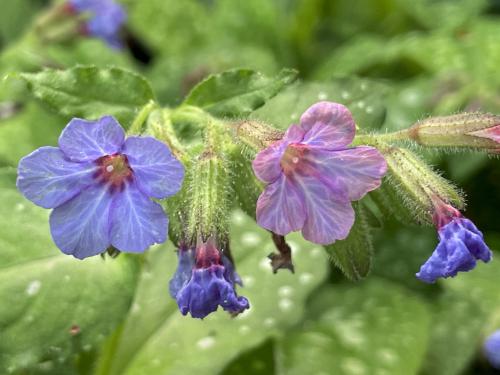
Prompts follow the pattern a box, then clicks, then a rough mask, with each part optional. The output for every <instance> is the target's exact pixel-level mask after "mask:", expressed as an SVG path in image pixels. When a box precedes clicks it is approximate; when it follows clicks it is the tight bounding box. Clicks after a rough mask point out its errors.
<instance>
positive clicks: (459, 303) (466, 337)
mask: <svg viewBox="0 0 500 375" xmlns="http://www.w3.org/2000/svg"><path fill="white" fill-rule="evenodd" d="M433 302H435V303H433V310H434V315H433V319H432V332H431V337H430V340H429V347H428V350H427V358H426V361H425V364H424V373H425V374H428V375H434V374H439V375H458V374H461V373H462V372H463V370H464V369H465V368H466V366H467V365H468V363H469V362H470V361H471V359H472V358H473V357H474V355H475V353H476V351H477V348H478V347H479V346H480V340H481V330H482V328H483V326H484V319H485V317H486V314H485V313H484V311H483V310H482V309H481V307H480V306H479V305H478V304H477V303H475V302H474V300H473V299H471V298H470V296H468V295H463V294H458V293H453V292H445V293H443V294H442V295H441V296H439V299H437V301H436V300H434V301H433Z"/></svg>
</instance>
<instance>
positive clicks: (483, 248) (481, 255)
mask: <svg viewBox="0 0 500 375" xmlns="http://www.w3.org/2000/svg"><path fill="white" fill-rule="evenodd" d="M456 220H457V221H460V224H461V225H462V226H463V227H464V228H465V230H464V231H463V237H462V241H463V242H464V244H465V246H467V249H469V251H470V252H471V254H472V255H473V256H474V258H476V259H481V260H482V261H483V262H489V261H490V260H491V258H492V257H493V254H492V252H491V250H490V249H489V247H488V246H487V245H486V243H485V242H484V238H483V234H482V233H481V231H480V230H479V229H477V227H476V226H475V225H474V223H473V222H472V221H470V220H469V219H466V218H459V219H456Z"/></svg>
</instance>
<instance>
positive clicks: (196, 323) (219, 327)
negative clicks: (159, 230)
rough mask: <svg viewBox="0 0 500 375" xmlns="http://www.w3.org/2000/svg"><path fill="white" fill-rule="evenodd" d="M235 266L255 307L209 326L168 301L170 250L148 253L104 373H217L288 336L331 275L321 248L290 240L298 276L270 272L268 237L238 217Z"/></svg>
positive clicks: (212, 319) (221, 315)
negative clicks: (259, 347)
mask: <svg viewBox="0 0 500 375" xmlns="http://www.w3.org/2000/svg"><path fill="white" fill-rule="evenodd" d="M231 222H232V223H233V224H234V226H233V230H232V240H233V244H239V246H235V245H233V251H234V255H235V259H236V268H237V271H238V273H239V274H240V276H241V277H242V280H243V284H244V287H243V288H239V289H238V293H239V294H241V295H244V296H245V297H247V298H248V299H249V301H250V305H251V308H250V310H248V311H246V312H245V313H243V314H241V315H239V316H238V317H236V318H231V317H230V316H229V315H228V314H227V313H226V312H224V311H218V312H217V313H214V314H212V315H210V316H208V317H207V318H205V319H204V320H199V319H193V318H191V317H184V316H182V315H181V314H180V312H179V311H178V309H177V305H176V302H175V301H174V300H172V298H171V297H170V296H169V295H168V280H169V278H171V276H172V275H173V273H174V269H175V266H176V255H175V254H174V252H173V251H171V250H170V251H168V252H166V251H162V252H150V253H149V257H148V259H147V263H146V268H145V272H144V273H143V275H142V277H141V282H140V283H139V287H138V293H137V295H136V297H135V301H134V304H133V308H132V313H131V314H130V315H129V317H128V318H127V321H126V322H125V325H124V327H123V330H122V334H121V337H120V338H119V340H118V341H117V344H116V345H115V346H114V347H113V348H108V351H107V354H106V355H105V358H103V359H102V362H104V363H107V365H106V366H103V367H102V371H101V372H99V374H102V375H104V374H106V375H115V374H116V375H118V374H119V375H122V374H123V375H135V374H148V373H151V374H155V375H164V374H196V373H204V374H214V373H218V372H219V371H221V370H222V369H223V368H224V367H225V366H227V365H228V364H229V363H230V362H231V361H232V360H233V359H235V358H236V357H237V356H238V355H239V354H240V353H242V352H244V351H246V350H250V349H252V348H254V347H255V346H257V345H259V344H262V343H264V342H265V341H266V340H268V339H269V338H271V337H277V336H279V335H281V334H283V332H284V331H286V330H287V329H289V328H290V326H292V325H294V324H296V323H297V322H298V321H299V320H300V319H301V317H302V315H303V312H304V304H305V300H306V298H307V296H308V295H309V293H310V292H311V290H313V289H314V288H315V287H316V286H317V285H318V284H319V283H320V282H321V281H322V280H324V278H325V276H326V272H327V264H328V263H327V261H326V255H325V253H324V251H322V249H321V248H320V247H317V246H316V247H312V246H311V244H310V243H308V242H306V241H304V240H303V239H302V238H301V237H300V236H299V235H292V236H290V241H289V243H290V244H291V247H292V251H293V254H294V262H295V268H296V273H295V274H291V273H290V272H288V271H284V272H283V271H280V272H278V273H277V274H273V273H272V271H271V266H270V263H269V259H268V258H267V255H268V254H269V253H270V252H271V251H273V247H274V246H273V245H272V242H271V240H270V236H269V234H268V233H267V232H266V231H264V230H262V229H259V228H258V227H257V226H256V224H255V223H253V222H252V221H251V220H250V219H249V218H248V217H246V216H245V215H244V214H242V213H241V211H237V212H235V213H234V215H233V216H232V217H231Z"/></svg>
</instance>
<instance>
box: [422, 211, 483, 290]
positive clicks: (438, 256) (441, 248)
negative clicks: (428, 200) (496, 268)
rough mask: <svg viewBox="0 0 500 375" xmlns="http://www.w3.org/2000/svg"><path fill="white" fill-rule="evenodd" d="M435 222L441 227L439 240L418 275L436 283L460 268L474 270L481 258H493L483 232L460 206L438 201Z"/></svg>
mask: <svg viewBox="0 0 500 375" xmlns="http://www.w3.org/2000/svg"><path fill="white" fill-rule="evenodd" d="M434 222H435V223H436V225H437V228H438V234H439V244H438V246H437V247H436V249H435V250H434V252H433V253H432V255H431V257H430V258H429V259H428V260H427V261H426V262H425V263H424V265H422V267H421V268H420V272H419V273H417V278H419V279H420V280H422V281H424V282H427V283H433V282H435V281H436V280H437V279H438V278H440V277H445V278H446V277H453V276H456V275H457V273H458V272H466V271H470V270H472V269H473V268H474V267H475V266H476V261H477V260H482V261H483V262H489V261H490V260H491V258H492V253H491V251H490V249H489V248H488V246H487V245H486V244H485V242H484V239H483V234H482V233H481V232H480V231H479V230H478V229H477V228H476V226H475V225H474V224H473V223H472V221H470V220H469V219H467V218H465V217H463V216H462V215H461V214H460V212H459V211H458V210H456V209H455V208H453V207H452V206H450V205H448V204H445V203H444V202H438V204H437V206H436V213H435V215H434Z"/></svg>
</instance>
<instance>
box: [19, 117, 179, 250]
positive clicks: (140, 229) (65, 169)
mask: <svg viewBox="0 0 500 375" xmlns="http://www.w3.org/2000/svg"><path fill="white" fill-rule="evenodd" d="M183 177H184V167H183V166H182V164H181V163H180V162H179V161H178V160H177V159H175V157H174V156H173V155H172V154H171V152H170V150H169V148H168V147H167V146H166V145H165V144H163V143H161V142H160V141H158V140H156V139H154V138H151V137H129V138H127V139H125V133H124V131H123V129H122V127H121V126H120V124H119V123H118V122H117V121H116V120H115V119H114V118H113V117H111V116H104V117H102V118H100V119H99V120H97V121H85V120H81V119H73V120H71V121H70V122H69V124H68V125H67V126H66V128H65V129H64V130H63V132H62V134H61V136H60V137H59V147H41V148H39V149H37V150H35V151H33V152H32V153H31V154H29V155H28V156H25V157H24V158H23V159H21V161H20V162H19V166H18V177H17V188H18V189H19V191H20V192H21V193H22V194H23V195H24V196H25V197H26V198H28V199H29V200H31V201H32V202H33V203H35V204H37V205H39V206H41V207H44V208H53V209H54V210H53V211H52V214H51V215H50V230H51V233H52V238H53V240H54V242H55V243H56V245H57V246H58V247H59V248H60V249H61V250H62V252H63V253H65V254H72V255H73V256H75V257H76V258H79V259H83V258H86V257H89V256H92V255H96V254H99V253H102V252H104V251H105V250H106V249H107V248H108V247H109V246H114V247H115V248H117V249H118V250H120V251H124V252H143V251H144V250H146V249H147V248H148V247H149V246H150V245H152V244H154V243H162V242H164V241H165V240H166V238H167V228H168V218H167V216H166V215H165V213H164V212H163V209H162V207H161V206H160V205H159V204H158V203H155V202H153V201H152V200H151V199H150V198H166V197H168V196H171V195H174V194H175V193H177V191H179V189H180V187H181V185H182V180H183Z"/></svg>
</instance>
